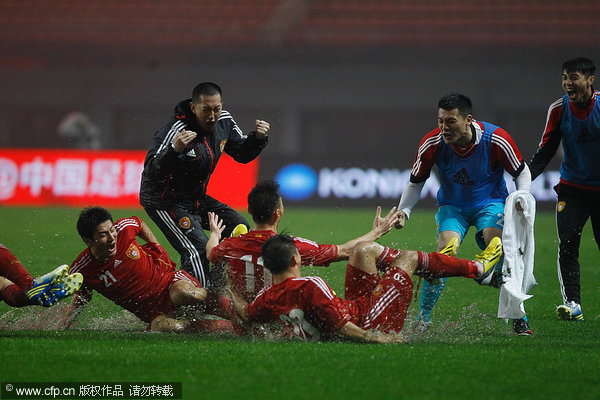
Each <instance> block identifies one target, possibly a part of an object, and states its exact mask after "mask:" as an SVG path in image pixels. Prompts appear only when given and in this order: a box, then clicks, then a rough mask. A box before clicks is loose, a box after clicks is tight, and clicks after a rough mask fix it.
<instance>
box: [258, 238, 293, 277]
mask: <svg viewBox="0 0 600 400" xmlns="http://www.w3.org/2000/svg"><path fill="white" fill-rule="evenodd" d="M297 251H298V250H297V249H296V245H295V244H294V238H292V237H291V236H289V235H276V236H272V237H270V238H269V239H268V240H267V241H266V242H265V243H264V244H263V245H262V259H263V265H264V266H265V268H267V269H268V270H269V271H271V273H272V274H280V273H282V272H284V271H285V270H286V269H287V268H288V267H289V265H290V261H291V260H292V257H294V254H296V252H297Z"/></svg>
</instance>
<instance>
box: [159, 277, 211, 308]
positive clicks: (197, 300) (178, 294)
mask: <svg viewBox="0 0 600 400" xmlns="http://www.w3.org/2000/svg"><path fill="white" fill-rule="evenodd" d="M207 296H208V292H207V291H206V289H205V288H202V287H197V286H195V285H194V284H193V283H192V282H189V281H177V282H175V283H174V284H173V285H171V288H170V289H169V297H170V299H171V302H172V303H173V304H175V305H177V306H193V305H200V304H202V303H204V301H206V297H207Z"/></svg>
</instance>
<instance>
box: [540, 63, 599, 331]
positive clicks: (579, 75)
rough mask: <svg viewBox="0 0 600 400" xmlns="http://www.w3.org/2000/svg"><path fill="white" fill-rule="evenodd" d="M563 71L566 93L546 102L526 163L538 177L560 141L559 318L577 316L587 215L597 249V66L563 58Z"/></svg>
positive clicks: (565, 318) (557, 205) (557, 204)
mask: <svg viewBox="0 0 600 400" xmlns="http://www.w3.org/2000/svg"><path fill="white" fill-rule="evenodd" d="M561 71H562V78H561V79H562V88H563V90H564V91H565V95H564V96H562V97H561V98H560V99H558V100H556V101H555V102H554V103H552V104H551V105H550V107H549V108H548V114H547V118H546V127H545V128H544V133H543V134H542V139H541V141H540V144H539V147H538V149H537V151H536V153H535V155H534V156H533V158H532V160H531V162H530V163H529V168H530V169H531V178H532V179H535V178H536V177H538V176H539V175H540V174H541V173H542V171H543V170H544V169H545V168H546V166H547V165H548V163H549V162H550V160H551V159H552V157H554V154H555V153H556V150H557V149H558V146H559V145H560V143H561V141H562V147H563V150H564V152H563V159H562V164H561V166H560V181H559V182H558V184H557V185H556V186H555V187H554V190H555V191H556V193H557V194H558V199H557V203H556V226H557V229H558V240H559V244H558V281H559V284H560V290H561V294H562V298H563V304H562V305H560V306H558V307H557V309H556V311H557V314H558V317H559V318H560V319H564V320H567V321H581V320H583V312H582V311H581V286H580V265H579V245H580V243H581V233H582V231H583V227H584V226H585V224H586V222H587V220H588V219H589V218H591V220H592V229H593V231H594V238H595V240H596V244H597V245H598V248H599V249H600V207H599V206H600V101H599V99H600V96H599V93H600V92H598V91H597V90H594V87H593V84H594V81H595V79H596V78H595V73H596V66H595V65H594V62H593V61H592V60H590V59H589V58H585V57H578V58H573V59H570V60H567V61H565V62H564V63H563V65H562V69H561Z"/></svg>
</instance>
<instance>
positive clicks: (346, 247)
mask: <svg viewBox="0 0 600 400" xmlns="http://www.w3.org/2000/svg"><path fill="white" fill-rule="evenodd" d="M283 210H284V208H283V200H282V199H281V195H280V194H279V185H278V184H277V183H276V182H274V181H272V180H265V181H261V182H259V183H257V184H256V186H254V188H252V190H251V191H250V193H249V194H248V212H249V213H250V215H252V220H253V221H254V229H253V230H251V231H250V232H248V233H246V234H243V235H240V236H238V237H231V238H226V239H224V240H223V241H222V242H221V243H219V241H220V239H221V234H222V232H223V229H224V225H223V223H222V222H221V219H220V218H219V217H218V216H217V215H216V214H214V213H209V222H210V237H209V240H208V243H207V245H206V254H208V257H209V260H210V261H211V262H212V263H213V264H215V265H216V266H222V267H225V268H226V269H227V271H228V273H229V276H230V277H231V279H232V284H233V285H234V287H235V289H236V290H237V291H238V292H239V293H240V294H242V296H243V297H244V299H245V300H246V301H252V300H254V298H255V297H256V295H257V294H258V292H260V290H261V289H262V288H264V287H265V286H270V285H271V283H272V278H271V273H270V272H269V271H268V270H266V269H264V268H263V263H262V259H261V253H260V252H261V247H262V245H263V243H264V242H265V241H266V240H267V239H268V238H270V237H272V236H275V235H277V229H278V227H279V222H280V221H281V218H282V217H283ZM397 221H398V216H397V212H396V208H395V207H394V208H392V209H391V210H390V212H389V213H388V214H387V215H386V216H385V217H383V218H382V217H381V207H378V208H377V213H376V215H375V220H374V221H373V229H371V230H370V231H369V232H367V233H366V234H364V235H362V236H360V237H358V238H355V239H352V240H350V241H348V242H346V243H344V244H339V245H335V244H319V243H315V242H313V241H312V240H308V239H303V238H300V237H295V238H294V242H295V244H296V248H297V249H298V252H299V253H300V258H301V264H302V265H318V266H329V264H330V263H332V262H334V261H341V260H347V259H348V257H350V254H351V253H352V249H353V248H354V246H355V245H356V244H357V243H359V242H361V241H375V240H377V239H379V238H380V237H381V236H383V235H385V234H386V233H388V232H389V231H390V230H391V229H392V227H393V226H394V224H396V222H397Z"/></svg>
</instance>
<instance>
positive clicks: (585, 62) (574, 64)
mask: <svg viewBox="0 0 600 400" xmlns="http://www.w3.org/2000/svg"><path fill="white" fill-rule="evenodd" d="M562 71H563V72H567V73H570V72H581V73H582V74H583V75H585V77H586V78H589V77H590V76H592V75H594V74H595V73H596V66H595V65H594V62H593V61H592V60H590V59H589V58H585V57H577V58H573V59H571V60H567V61H565V62H564V63H563V65H562Z"/></svg>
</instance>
